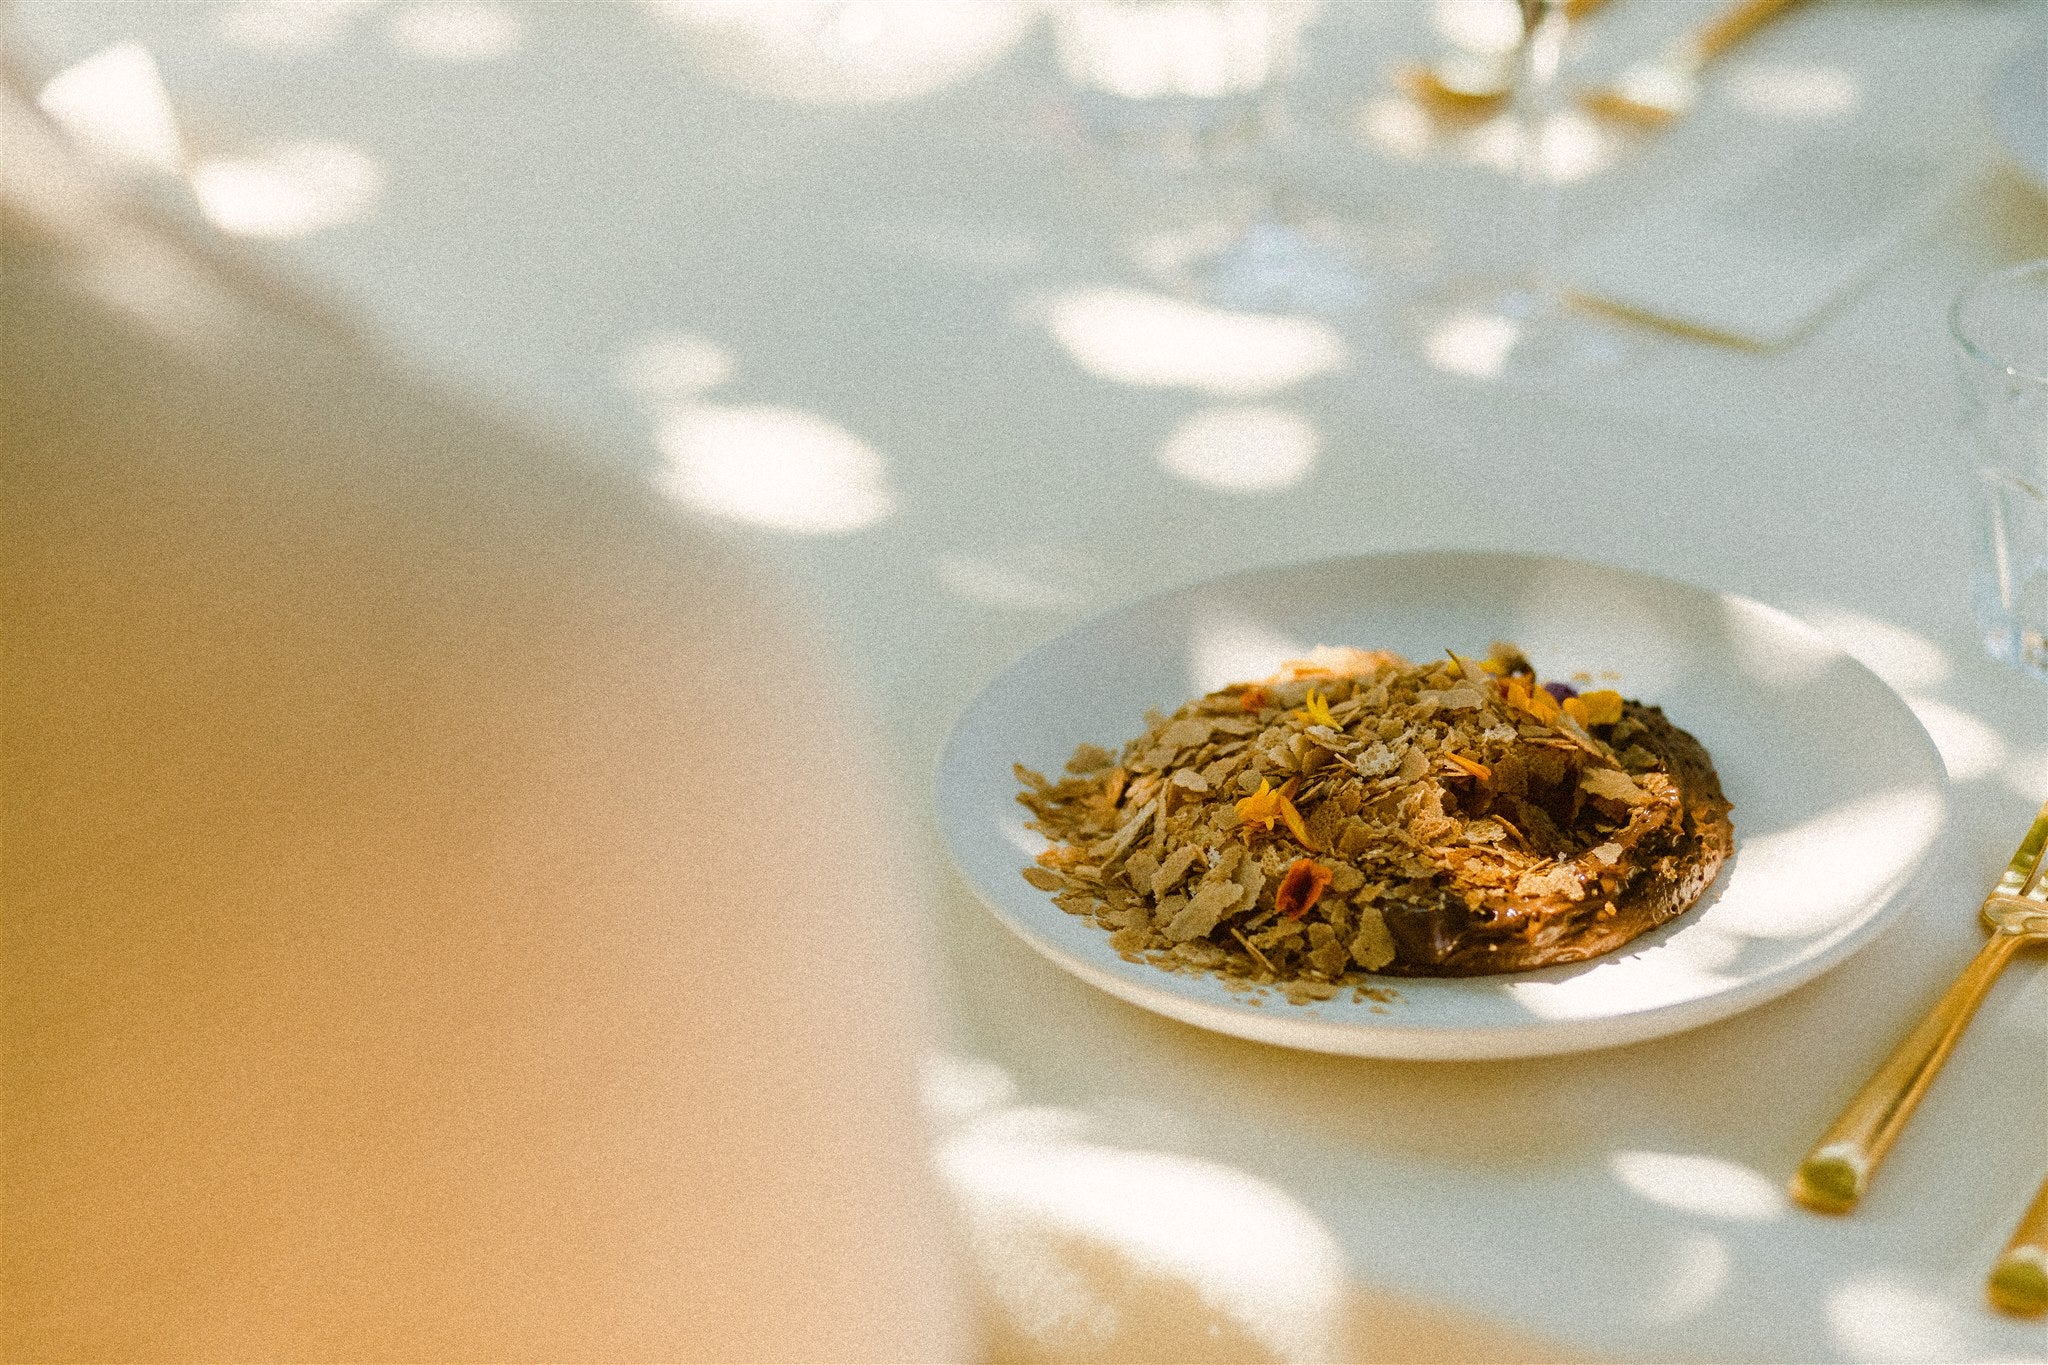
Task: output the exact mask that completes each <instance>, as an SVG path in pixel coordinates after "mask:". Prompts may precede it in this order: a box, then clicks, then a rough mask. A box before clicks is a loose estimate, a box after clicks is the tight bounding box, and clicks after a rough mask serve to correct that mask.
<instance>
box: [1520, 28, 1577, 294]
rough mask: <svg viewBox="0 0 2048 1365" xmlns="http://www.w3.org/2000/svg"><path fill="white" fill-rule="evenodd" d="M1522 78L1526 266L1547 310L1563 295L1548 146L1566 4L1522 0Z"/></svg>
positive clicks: (1558, 209)
mask: <svg viewBox="0 0 2048 1365" xmlns="http://www.w3.org/2000/svg"><path fill="white" fill-rule="evenodd" d="M1523 14H1524V17H1525V21H1526V28H1525V29H1524V32H1523V38H1522V51H1521V71H1520V73H1519V77H1520V79H1518V80H1517V81H1516V82H1515V107H1516V114H1517V118H1516V124H1517V126H1516V130H1515V131H1516V135H1517V144H1518V148H1517V150H1518V152H1519V156H1518V165H1517V170H1518V172H1519V174H1520V179H1521V185H1520V192H1521V199H1522V217H1523V222H1522V224H1521V227H1522V231H1523V243H1524V250H1525V251H1526V252H1527V253H1528V258H1527V263H1526V265H1525V267H1524V270H1525V274H1526V278H1527V283H1528V287H1529V291H1530V293H1531V294H1533V295H1534V296H1535V299H1536V302H1537V304H1538V306H1539V307H1541V308H1543V309H1545V310H1546V311H1548V310H1550V309H1554V308H1557V307H1560V306H1561V304H1562V298H1563V291H1562V290H1561V288H1560V287H1559V284H1558V280H1557V252H1558V246H1559V242H1558V229H1559V225H1560V223H1561V222H1562V218H1563V214H1562V207H1563V206H1562V202H1561V195H1560V188H1561V187H1560V186H1559V185H1558V183H1557V178H1556V177H1555V176H1553V175H1552V174H1551V173H1550V167H1549V163H1548V157H1547V156H1546V146H1545V144H1546V142H1547V140H1548V136H1549V131H1550V124H1551V121H1552V118H1553V116H1554V115H1555V114H1556V112H1557V92H1558V83H1557V73H1558V68H1559V66H1560V64H1561V63H1562V61H1563V59H1564V42H1565V29H1566V26H1567V23H1568V20H1567V18H1566V16H1565V7H1564V4H1563V0H1524V9H1523Z"/></svg>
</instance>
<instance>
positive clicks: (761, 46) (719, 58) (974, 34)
mask: <svg viewBox="0 0 2048 1365" xmlns="http://www.w3.org/2000/svg"><path fill="white" fill-rule="evenodd" d="M642 3H643V4H644V5H645V6H646V8H647V10H648V12H649V13H650V14H651V15H653V17H654V18H655V19H656V20H657V21H659V22H660V23H662V24H664V25H665V26H667V27H668V28H669V29H670V30H671V31H673V32H675V33H676V34H678V35H679V36H680V37H681V38H682V39H683V40H684V48H683V50H684V52H685V53H686V55H688V56H689V57H691V58H692V59H694V60H696V61H698V62H700V63H702V65H703V66H704V68H705V70H706V72H707V74H709V75H711V76H713V77H716V78H717V79H719V80H722V81H725V82H726V83H728V84H731V85H734V86H737V87H738V88H740V89H743V90H746V91H748V92H750V93H753V94H757V95H767V96H772V97H774V98H778V99H786V100H791V101H794V102H796V103H800V104H881V103H889V102H893V101H897V100H906V99H913V98H916V97H918V96H922V95H928V94H931V93H933V92H935V91H937V90H940V89H943V88H944V87H946V86H949V85H953V84H955V83H957V82H959V81H961V80H965V79H966V78H967V77H969V76H971V75H973V74H974V73H975V72H977V71H980V70H983V69H984V68H986V67H987V66H989V65H990V64H992V63H993V62H994V61H995V60H996V59H997V58H999V57H1001V56H1002V55H1003V54H1004V53H1005V52H1007V51H1009V49H1010V48H1011V47H1012V46H1014V45H1015V44H1016V42H1017V41H1018V39H1020V38H1021V37H1023V35H1024V33H1025V31H1026V29H1027V28H1028V26H1029V24H1030V23H1031V21H1032V19H1033V18H1035V17H1036V16H1035V12H1034V9H1033V8H1032V7H1031V6H1028V5H1026V4H1024V3H1022V0H780V2H779V3H774V4H765V3H759V0H642Z"/></svg>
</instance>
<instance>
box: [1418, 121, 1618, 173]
mask: <svg viewBox="0 0 2048 1365" xmlns="http://www.w3.org/2000/svg"><path fill="white" fill-rule="evenodd" d="M1529 137H1530V134H1529V132H1528V130H1526V129H1525V128H1524V127H1523V126H1522V121H1521V119H1520V118H1519V117H1517V116H1515V115H1513V114H1501V115H1499V116H1497V117H1495V118H1490V119H1488V120H1487V121H1486V122H1484V123H1482V124H1480V125H1479V126H1478V127H1476V128H1473V129H1472V130H1471V131H1470V132H1468V133H1466V134H1465V136H1464V137H1463V138H1462V139H1461V140H1460V143H1459V147H1460V149H1461V150H1462V151H1463V153H1464V155H1465V156H1466V158H1467V159H1469V160H1472V161H1476V162H1478V163H1479V164H1480V165H1482V166H1491V167H1492V168H1494V169H1495V170H1498V171H1502V172H1505V173H1510V174H1513V173H1518V172H1519V171H1520V170H1521V169H1522V161H1523V157H1524V155H1525V152H1524V148H1526V147H1527V146H1528V139H1529ZM1536 145H1537V147H1538V148H1539V149H1540V153H1541V159H1540V162H1539V164H1540V165H1541V167H1542V170H1543V174H1544V176H1545V178H1547V179H1549V180H1552V181H1555V182H1557V183H1558V184H1563V185H1569V184H1573V183H1575V182H1577V181H1580V180H1585V179H1588V178H1590V177H1591V176H1593V175H1596V174H1598V173H1599V172H1601V171H1603V170H1605V169H1607V167H1608V166H1610V165H1612V164H1613V163H1614V160H1615V158H1616V157H1617V156H1618V155H1619V154H1620V152H1621V149H1622V146H1623V144H1622V141H1621V139H1620V138H1619V137H1618V136H1617V135H1616V134H1615V133H1614V132H1613V131H1612V130H1610V129H1609V128H1607V127H1606V126H1605V125H1603V124H1602V123H1600V122H1599V121H1598V120H1597V119H1594V118H1592V117H1590V116H1588V115H1586V114H1584V113H1581V112H1579V111H1578V110H1576V109H1565V110H1560V111H1559V112H1557V113H1555V114H1552V115H1550V116H1549V117H1548V118H1547V119H1545V120H1544V122H1543V127H1542V129H1541V132H1540V134H1539V135H1538V141H1537V144H1536Z"/></svg>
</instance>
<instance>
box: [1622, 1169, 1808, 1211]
mask: <svg viewBox="0 0 2048 1365" xmlns="http://www.w3.org/2000/svg"><path fill="white" fill-rule="evenodd" d="M1607 1167H1608V1169H1609V1170H1611V1171H1612V1172H1614V1175H1615V1178H1616V1179H1618V1180H1619V1181H1621V1183H1622V1184H1624V1185H1626V1186H1627V1187H1628V1188H1629V1189H1631V1190H1633V1191H1635V1192H1636V1193H1637V1194H1639V1195H1641V1196H1642V1197H1643V1198H1645V1199H1647V1200H1649V1201H1650V1202H1651V1203H1653V1204H1661V1205H1662V1206H1664V1207H1665V1208H1667V1209H1676V1210H1678V1211H1679V1212H1681V1213H1694V1214H1698V1215H1699V1216H1701V1217H1702V1218H1713V1219H1717V1220H1723V1221H1727V1222H1736V1223H1757V1222H1764V1221H1767V1220H1769V1219H1772V1218H1777V1217H1780V1216H1782V1215H1783V1214H1784V1212H1785V1198H1784V1196H1783V1195H1782V1194H1780V1193H1779V1192H1778V1186H1777V1184H1776V1183H1775V1182H1773V1181H1772V1180H1770V1179H1769V1178H1767V1177H1765V1176H1763V1175H1761V1174H1759V1173H1758V1172H1756V1171H1753V1170H1751V1169H1750V1168H1749V1167H1747V1166H1743V1165H1739V1164H1737V1163H1736V1162H1733V1161H1729V1160H1726V1159H1725V1158H1722V1157H1716V1156H1704V1155H1701V1154H1699V1153H1696V1152H1695V1153H1684V1152H1616V1153H1614V1154H1613V1155H1612V1156H1610V1157H1609V1158H1608V1159H1607Z"/></svg>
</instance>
